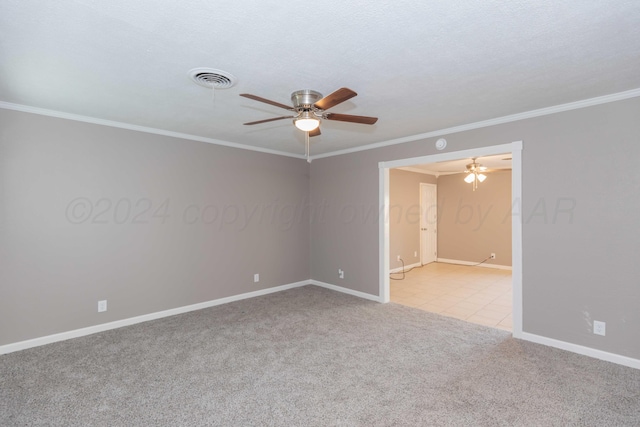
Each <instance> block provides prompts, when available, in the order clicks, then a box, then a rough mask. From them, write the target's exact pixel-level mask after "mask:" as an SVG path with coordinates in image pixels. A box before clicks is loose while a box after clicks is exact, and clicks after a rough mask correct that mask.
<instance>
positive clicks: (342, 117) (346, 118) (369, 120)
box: [324, 113, 378, 125]
mask: <svg viewBox="0 0 640 427" xmlns="http://www.w3.org/2000/svg"><path fill="white" fill-rule="evenodd" d="M324 118H325V119H327V120H338V121H340V122H351V123H361V124H363V125H372V124H374V123H375V122H377V121H378V118H377V117H367V116H352V115H351V114H336V113H327V114H326V115H325V116H324Z"/></svg>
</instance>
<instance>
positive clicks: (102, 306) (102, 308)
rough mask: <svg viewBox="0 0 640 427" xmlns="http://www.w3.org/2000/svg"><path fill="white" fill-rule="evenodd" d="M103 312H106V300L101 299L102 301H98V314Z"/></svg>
mask: <svg viewBox="0 0 640 427" xmlns="http://www.w3.org/2000/svg"><path fill="white" fill-rule="evenodd" d="M103 311H107V300H106V299H103V300H102V301H98V313H102V312H103Z"/></svg>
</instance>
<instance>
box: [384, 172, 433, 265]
mask: <svg viewBox="0 0 640 427" xmlns="http://www.w3.org/2000/svg"><path fill="white" fill-rule="evenodd" d="M420 183H426V184H436V183H437V178H436V177H435V176H433V175H426V174H423V173H416V172H409V171H404V170H399V169H392V170H390V171H389V265H390V266H391V269H394V268H401V267H402V264H401V263H400V262H398V255H400V257H401V258H402V259H403V260H404V263H405V265H411V264H416V263H420ZM416 251H417V252H418V256H414V255H413V254H414V252H416Z"/></svg>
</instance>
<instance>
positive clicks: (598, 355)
mask: <svg viewBox="0 0 640 427" xmlns="http://www.w3.org/2000/svg"><path fill="white" fill-rule="evenodd" d="M519 338H520V339H523V340H525V341H531V342H534V343H536V344H542V345H547V346H549V347H555V348H559V349H561V350H566V351H570V352H572V353H578V354H582V355H583V356H589V357H593V358H595V359H600V360H605V361H607V362H612V363H617V364H618V365H623V366H628V367H630V368H635V369H640V360H638V359H633V358H631V357H627V356H621V355H619V354H615V353H609V352H606V351H602V350H596V349H595V348H591V347H585V346H582V345H578V344H572V343H568V342H565V341H560V340H556V339H553V338H547V337H542V336H540V335H535V334H530V333H528V332H523V333H522V334H521V335H520V337H519Z"/></svg>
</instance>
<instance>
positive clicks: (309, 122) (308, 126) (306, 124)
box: [293, 111, 320, 132]
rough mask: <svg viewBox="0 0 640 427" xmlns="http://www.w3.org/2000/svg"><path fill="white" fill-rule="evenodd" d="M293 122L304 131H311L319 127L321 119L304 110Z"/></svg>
mask: <svg viewBox="0 0 640 427" xmlns="http://www.w3.org/2000/svg"><path fill="white" fill-rule="evenodd" d="M293 124H294V125H296V127H297V128H298V129H300V130H301V131H303V132H311V131H312V130H316V129H318V126H320V120H318V119H316V118H315V117H313V116H312V115H311V113H310V112H308V111H304V112H303V113H302V114H300V117H296V118H295V119H293Z"/></svg>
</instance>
